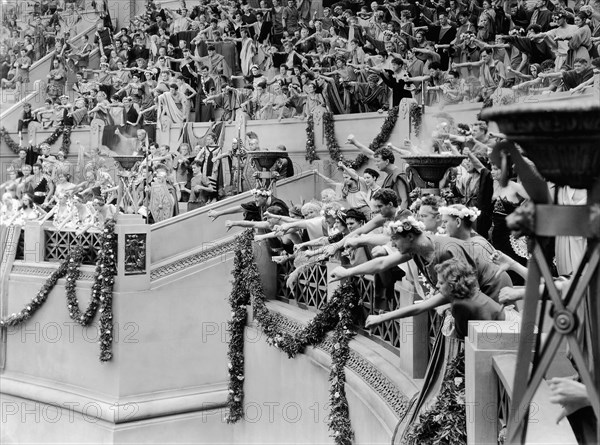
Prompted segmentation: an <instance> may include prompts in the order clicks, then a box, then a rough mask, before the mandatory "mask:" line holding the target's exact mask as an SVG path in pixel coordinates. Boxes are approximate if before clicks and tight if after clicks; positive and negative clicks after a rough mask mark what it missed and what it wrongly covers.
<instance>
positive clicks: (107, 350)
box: [92, 219, 117, 362]
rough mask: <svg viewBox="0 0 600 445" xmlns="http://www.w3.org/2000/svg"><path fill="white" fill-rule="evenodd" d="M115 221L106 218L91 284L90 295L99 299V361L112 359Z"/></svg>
mask: <svg viewBox="0 0 600 445" xmlns="http://www.w3.org/2000/svg"><path fill="white" fill-rule="evenodd" d="M115 226H116V221H115V220H114V219H108V220H106V222H105V223H104V230H103V232H102V237H101V239H100V246H101V247H100V252H99V254H98V259H97V260H96V277H95V280H94V285H93V286H92V297H93V296H94V293H95V295H98V299H99V300H100V309H99V311H100V361H101V362H106V361H109V360H110V359H112V356H113V355H112V342H113V335H112V331H113V310H112V300H113V286H114V284H115V276H116V275H117V257H116V255H117V235H116V234H115Z"/></svg>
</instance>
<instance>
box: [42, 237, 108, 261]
mask: <svg viewBox="0 0 600 445" xmlns="http://www.w3.org/2000/svg"><path fill="white" fill-rule="evenodd" d="M44 234H45V245H44V261H62V260H64V259H65V258H66V257H67V255H68V254H69V251H70V249H71V247H72V246H76V245H81V246H83V262H82V264H87V265H94V264H96V258H97V256H98V252H99V251H100V234H99V233H95V232H86V233H83V234H81V235H76V234H75V232H73V231H60V232H59V231H56V230H45V231H44Z"/></svg>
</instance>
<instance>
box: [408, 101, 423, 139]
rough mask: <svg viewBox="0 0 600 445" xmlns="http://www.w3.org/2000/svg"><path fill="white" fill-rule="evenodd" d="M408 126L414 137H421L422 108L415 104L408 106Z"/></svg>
mask: <svg viewBox="0 0 600 445" xmlns="http://www.w3.org/2000/svg"><path fill="white" fill-rule="evenodd" d="M409 117H410V125H411V128H412V130H413V131H414V133H415V136H416V137H419V136H420V135H421V128H422V126H423V108H422V107H421V105H419V104H418V103H416V102H412V103H411V104H410V111H409Z"/></svg>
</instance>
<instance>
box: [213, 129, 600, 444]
mask: <svg viewBox="0 0 600 445" xmlns="http://www.w3.org/2000/svg"><path fill="white" fill-rule="evenodd" d="M500 137H501V136H499V135H491V134H489V132H488V131H487V125H486V123H485V122H476V123H474V124H472V125H471V126H467V125H465V124H458V125H457V126H456V127H452V126H450V125H441V126H440V127H439V128H438V129H437V130H436V132H435V134H434V142H435V143H436V145H437V146H438V147H444V146H446V145H447V146H448V147H447V148H440V149H441V150H445V149H447V150H449V152H462V153H463V154H464V155H466V156H467V159H465V161H464V162H463V163H462V164H461V165H460V166H459V167H457V168H453V169H451V170H450V171H449V172H448V174H447V175H446V178H444V180H443V181H442V183H441V184H439V185H440V186H442V187H445V188H446V190H445V191H444V193H442V194H437V195H431V194H421V192H420V191H419V190H418V189H416V188H414V186H415V184H414V183H413V181H412V179H411V178H410V175H406V173H405V175H406V176H404V177H402V176H401V175H400V174H397V173H396V170H400V171H404V169H405V164H404V162H403V160H401V159H396V158H395V156H394V152H395V151H398V149H397V148H395V147H392V149H390V148H389V147H383V148H380V149H378V150H377V151H375V152H372V151H369V149H368V148H366V147H364V146H362V145H361V144H360V143H358V142H357V141H356V140H354V144H355V145H357V146H359V147H362V148H361V150H363V151H364V152H365V154H367V155H369V156H371V157H373V159H374V164H375V166H376V169H370V168H367V169H366V170H364V172H363V174H362V175H359V174H357V172H355V171H354V170H352V169H350V168H348V167H347V166H345V165H343V164H342V163H340V165H339V167H340V170H341V172H342V174H343V178H344V179H343V184H340V186H341V187H335V188H328V189H325V190H323V191H322V193H321V195H320V196H318V197H314V199H313V200H311V201H309V202H305V203H303V204H298V205H291V206H290V205H288V204H287V203H285V202H283V201H281V200H279V199H277V198H275V197H274V196H273V195H272V194H271V192H270V191H269V190H267V189H256V190H254V191H253V192H254V200H253V201H252V202H248V203H245V204H241V205H239V206H234V207H230V208H224V209H220V210H212V211H210V212H209V216H211V217H212V218H214V219H218V218H222V217H225V216H227V215H233V214H239V213H240V212H243V214H244V218H243V219H238V220H235V219H228V220H225V221H224V224H225V226H226V227H228V228H230V227H244V228H253V229H255V230H256V235H255V240H256V241H262V240H268V243H269V246H270V249H271V252H272V259H273V261H274V262H276V263H278V264H284V263H289V264H290V265H291V266H290V269H289V270H290V272H289V275H288V278H287V285H288V286H289V287H290V289H291V292H292V293H294V292H296V291H297V286H301V285H302V284H300V282H299V281H298V278H299V277H300V275H301V274H302V273H303V271H304V270H305V269H306V268H308V267H311V266H313V265H315V263H319V262H322V261H326V260H333V261H334V262H339V263H340V266H338V267H336V268H335V269H334V270H333V271H332V272H331V278H333V280H334V281H335V280H338V279H344V278H349V277H353V276H360V275H364V274H373V275H374V282H375V283H376V284H375V289H376V295H375V300H374V301H373V302H370V303H371V305H372V307H371V309H372V311H371V313H372V315H370V316H369V317H368V318H367V319H366V321H365V324H366V327H368V328H369V327H371V328H372V327H375V326H377V325H378V324H380V323H383V322H388V321H390V320H394V319H398V318H404V317H409V316H414V315H417V314H420V313H423V312H427V311H430V310H434V309H437V310H438V313H439V314H440V315H442V316H443V323H442V332H443V334H444V335H446V336H448V337H453V338H456V337H458V338H459V339H461V338H464V337H465V336H466V335H467V332H468V322H469V321H470V320H505V321H511V322H514V323H517V324H519V323H520V316H519V313H518V309H517V308H516V307H515V306H516V304H517V302H518V301H519V300H521V299H523V298H524V296H525V288H524V280H525V278H526V277H527V268H526V266H525V264H526V261H527V258H528V251H527V242H526V240H525V239H524V238H518V237H515V236H514V235H513V233H511V231H510V230H509V228H508V225H507V216H508V215H510V214H511V213H512V212H513V211H514V210H515V209H517V208H519V207H520V206H522V205H524V203H526V202H527V201H528V199H529V198H528V195H527V192H526V190H525V188H524V187H523V185H522V184H521V182H520V178H518V177H517V176H516V175H515V174H514V173H512V172H508V174H509V177H510V178H511V179H510V180H509V181H507V182H504V181H502V180H501V171H500V169H499V168H498V166H496V165H494V164H493V163H491V161H490V157H489V154H490V153H491V152H492V149H493V147H494V146H495V144H496V143H497V142H499V138H500ZM390 164H392V165H394V166H395V168H390ZM509 164H510V162H509ZM390 177H393V178H394V180H393V181H387V179H388V178H390ZM332 185H333V184H332ZM406 186H408V187H409V190H410V189H413V190H412V192H411V193H409V195H408V198H406V199H403V198H402V197H401V193H398V192H397V190H399V191H401V190H403V188H404V187H406ZM336 189H337V191H336ZM340 191H341V192H340ZM548 193H549V196H550V195H551V196H555V197H556V202H557V203H558V204H566V205H583V204H585V202H586V198H587V195H586V192H585V190H575V189H572V188H569V187H559V188H557V187H555V186H554V185H552V184H548ZM407 201H408V202H407ZM554 242H555V244H554V247H553V253H554V255H553V256H554V261H553V264H554V265H553V271H552V272H553V274H554V276H555V277H556V280H557V286H559V289H562V290H565V289H567V285H568V283H569V282H570V280H571V279H572V277H573V276H574V274H575V273H576V269H577V267H578V265H579V262H580V261H581V259H582V258H583V255H584V251H585V246H586V241H585V239H583V238H580V237H557V238H556V240H555V241H554ZM550 251H552V248H550ZM404 277H406V279H407V280H408V282H409V283H410V284H411V285H412V286H413V289H414V292H415V294H416V295H417V297H416V299H417V301H415V303H416V304H414V305H408V306H404V307H400V308H398V309H396V310H393V311H388V310H389V308H390V306H394V305H395V304H397V303H395V301H396V300H395V298H396V297H395V289H394V283H395V282H396V281H397V280H399V279H402V278H404ZM581 322H582V323H583V324H585V323H589V322H590V319H589V314H588V316H584V317H583V319H582V320H581ZM551 386H552V391H553V396H552V401H553V402H554V403H560V404H561V405H562V407H563V408H564V411H563V416H564V415H567V416H569V418H570V420H571V421H572V425H573V428H574V431H575V433H576V435H577V437H578V438H579V439H581V440H580V442H579V443H588V442H586V439H584V437H585V435H586V434H587V433H586V432H585V431H586V430H588V429H589V430H590V431H595V427H594V425H595V422H597V420H596V419H595V417H594V415H593V413H591V408H590V399H589V397H588V396H587V392H586V389H585V385H583V384H582V383H580V382H578V381H577V379H573V378H554V379H552V384H551Z"/></svg>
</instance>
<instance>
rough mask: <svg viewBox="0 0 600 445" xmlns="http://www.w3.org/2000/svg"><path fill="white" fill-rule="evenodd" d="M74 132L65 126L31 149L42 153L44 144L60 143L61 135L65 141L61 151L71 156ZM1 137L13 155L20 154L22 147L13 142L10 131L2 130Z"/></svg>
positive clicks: (0, 129) (0, 130)
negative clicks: (41, 148) (70, 150)
mask: <svg viewBox="0 0 600 445" xmlns="http://www.w3.org/2000/svg"><path fill="white" fill-rule="evenodd" d="M72 130H73V128H72V127H65V126H61V127H58V128H56V129H55V130H54V131H53V132H52V134H51V135H50V136H48V138H47V139H46V140H44V141H42V142H41V143H39V144H37V145H33V146H32V147H30V148H33V149H34V150H35V151H40V147H41V146H42V145H44V144H48V145H54V144H55V143H56V141H58V138H59V137H60V135H62V137H63V140H62V146H61V151H63V152H64V153H65V156H66V155H68V154H69V149H70V148H71V131H72ZM0 137H2V139H3V140H4V142H5V143H6V145H7V146H8V148H9V149H10V150H11V151H12V152H13V153H15V154H18V153H19V150H20V149H21V148H22V147H21V146H20V145H19V144H18V143H16V142H15V141H13V139H12V138H11V137H10V134H9V133H8V131H7V130H6V128H5V127H2V128H0Z"/></svg>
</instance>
